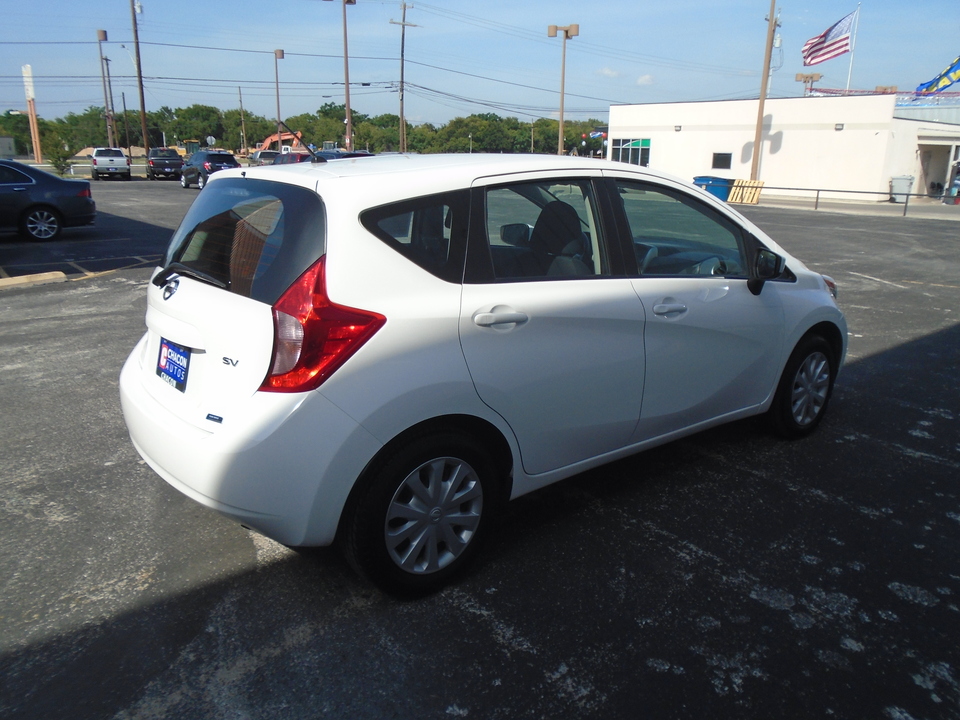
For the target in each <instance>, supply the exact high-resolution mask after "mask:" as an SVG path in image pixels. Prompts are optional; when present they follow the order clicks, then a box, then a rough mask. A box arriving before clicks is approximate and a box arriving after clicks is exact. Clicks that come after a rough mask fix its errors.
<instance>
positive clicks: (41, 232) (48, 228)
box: [27, 210, 57, 240]
mask: <svg viewBox="0 0 960 720" xmlns="http://www.w3.org/2000/svg"><path fill="white" fill-rule="evenodd" d="M27 232H29V233H30V234H31V235H33V237H35V238H40V239H41V240H46V239H48V238H52V237H53V236H54V235H55V234H56V232H57V218H55V217H54V215H53V213H50V212H47V211H46V210H41V211H37V212H35V213H31V215H30V217H28V218H27Z"/></svg>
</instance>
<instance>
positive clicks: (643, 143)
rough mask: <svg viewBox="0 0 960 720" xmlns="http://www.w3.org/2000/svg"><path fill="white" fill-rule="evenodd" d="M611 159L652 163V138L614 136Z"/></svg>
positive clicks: (641, 163) (638, 163) (631, 162)
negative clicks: (630, 138)
mask: <svg viewBox="0 0 960 720" xmlns="http://www.w3.org/2000/svg"><path fill="white" fill-rule="evenodd" d="M611 159H613V160H616V161H618V162H625V163H630V164H631V165H643V166H644V167H647V166H648V165H650V139H649V138H646V139H643V140H628V139H626V138H614V139H613V150H612V152H611Z"/></svg>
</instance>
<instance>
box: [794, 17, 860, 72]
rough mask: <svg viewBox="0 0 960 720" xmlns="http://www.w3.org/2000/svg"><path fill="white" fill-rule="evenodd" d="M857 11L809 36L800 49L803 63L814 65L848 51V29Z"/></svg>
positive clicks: (851, 25)
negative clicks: (822, 30)
mask: <svg viewBox="0 0 960 720" xmlns="http://www.w3.org/2000/svg"><path fill="white" fill-rule="evenodd" d="M856 14H857V11H856V10H854V11H853V12H852V13H850V14H849V15H847V16H846V17H845V18H843V20H841V21H840V22H838V23H836V24H835V25H832V26H830V27H829V28H827V29H826V30H825V31H824V32H822V33H821V34H820V35H817V36H816V37H813V38H810V39H809V40H807V42H806V43H805V44H804V46H803V49H802V50H801V51H800V52H801V54H802V55H803V64H804V65H816V64H817V63H822V62H825V61H827V60H832V59H833V58H835V57H838V56H840V55H843V54H844V53H846V52H850V30H851V28H852V27H853V20H854V18H855V17H856Z"/></svg>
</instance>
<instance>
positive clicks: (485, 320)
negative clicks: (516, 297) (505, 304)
mask: <svg viewBox="0 0 960 720" xmlns="http://www.w3.org/2000/svg"><path fill="white" fill-rule="evenodd" d="M529 319H530V318H529V317H527V314H526V313H522V312H484V313H477V314H476V315H474V316H473V322H474V323H476V324H477V325H479V326H480V327H491V326H493V325H510V324H518V323H524V322H526V321H527V320H529Z"/></svg>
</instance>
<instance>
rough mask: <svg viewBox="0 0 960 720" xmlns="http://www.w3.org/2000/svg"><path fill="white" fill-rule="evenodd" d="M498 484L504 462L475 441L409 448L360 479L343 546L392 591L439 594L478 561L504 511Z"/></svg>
mask: <svg viewBox="0 0 960 720" xmlns="http://www.w3.org/2000/svg"><path fill="white" fill-rule="evenodd" d="M498 481H499V478H498V477H497V470H496V464H495V463H494V462H493V460H492V458H491V457H490V455H489V454H488V453H487V452H486V451H485V450H484V449H483V448H482V447H481V446H480V445H479V444H478V443H477V442H476V441H474V440H473V439H472V438H470V437H468V436H464V435H459V434H453V433H443V434H438V435H425V436H422V437H420V438H417V439H414V440H412V441H410V442H405V443H403V444H402V445H400V446H398V447H397V449H396V450H394V451H393V452H392V453H390V454H388V455H387V456H386V457H385V458H384V459H383V460H382V461H380V462H377V463H376V464H375V465H374V466H373V468H372V469H371V470H370V471H368V472H367V473H365V474H364V477H363V478H361V480H360V481H358V486H357V488H356V489H355V491H354V495H353V496H352V497H351V502H350V503H348V507H347V509H346V510H345V513H344V520H343V524H342V525H341V532H340V536H339V538H338V539H339V544H340V547H341V549H342V550H343V552H344V555H345V556H346V559H347V561H348V562H349V563H350V564H351V565H352V566H353V567H354V568H355V569H356V570H358V571H359V572H360V573H361V574H362V575H364V576H366V577H367V578H369V579H370V580H372V581H373V582H374V583H375V584H376V585H378V586H379V587H380V588H381V589H383V590H385V591H386V592H389V593H394V594H398V595H404V596H418V595H423V594H426V593H430V592H434V591H436V590H439V589H440V588H441V587H443V586H444V585H446V584H447V583H448V582H450V581H451V580H452V579H453V578H454V577H455V576H456V575H458V574H459V573H460V572H462V571H463V570H464V569H465V568H466V567H467V566H469V565H470V563H471V562H472V561H473V560H474V558H475V557H476V555H477V552H478V551H479V548H480V544H481V542H482V540H483V538H484V536H485V534H486V528H487V527H488V526H489V525H490V524H491V522H492V521H493V517H494V516H495V514H496V511H497V508H498V504H499V500H500V497H499V495H500V486H499V482H498Z"/></svg>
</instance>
